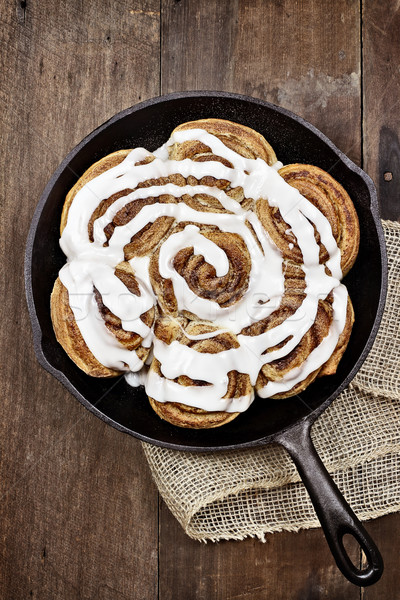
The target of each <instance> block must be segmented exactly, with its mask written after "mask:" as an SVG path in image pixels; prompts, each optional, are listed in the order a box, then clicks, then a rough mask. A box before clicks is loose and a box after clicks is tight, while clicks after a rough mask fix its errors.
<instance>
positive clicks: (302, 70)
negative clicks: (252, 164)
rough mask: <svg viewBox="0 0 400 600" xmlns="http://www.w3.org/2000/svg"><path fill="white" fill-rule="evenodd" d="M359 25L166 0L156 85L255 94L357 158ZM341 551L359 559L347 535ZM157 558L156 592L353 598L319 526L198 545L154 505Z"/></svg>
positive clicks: (270, 6) (267, 9)
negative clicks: (156, 511)
mask: <svg viewBox="0 0 400 600" xmlns="http://www.w3.org/2000/svg"><path fill="white" fill-rule="evenodd" d="M359 24H360V13H359V5H358V3H356V2H350V3H349V2H345V1H341V2H337V3H329V4H328V3H319V2H317V1H316V2H309V3H301V5H300V3H297V2H294V3H293V2H289V1H283V2H279V3H277V2H272V1H268V2H264V1H255V2H245V1H243V2H228V1H222V2H221V1H220V2H218V3H214V2H208V1H207V0H202V1H199V0H197V1H196V2H192V1H190V0H189V1H187V2H175V1H173V0H167V1H165V2H163V10H162V35H161V40H162V47H161V82H162V91H163V92H164V93H165V92H169V91H173V90H184V89H222V90H228V91H234V92H237V93H244V94H249V95H252V96H258V97H261V98H263V99H265V100H268V101H272V102H275V103H277V104H280V105H282V106H285V107H286V108H289V109H290V110H293V111H294V112H296V113H298V114H301V115H302V116H304V117H305V118H307V119H309V120H310V121H311V122H313V123H314V124H315V125H317V126H318V127H320V128H321V129H322V130H323V131H324V132H325V133H327V134H328V135H329V136H330V137H331V138H332V139H333V141H334V142H335V143H336V144H337V145H338V146H339V147H340V148H342V149H343V150H344V151H345V152H347V153H348V154H349V155H350V156H351V157H352V158H353V159H355V160H357V161H359V160H360V158H361V144H360V139H361V85H360V29H359ZM199 56H200V57H202V60H199ZM171 65H173V68H172V67H171ZM171 540H175V542H174V543H173V544H171ZM349 553H350V555H351V557H352V559H353V560H354V561H355V563H356V564H359V560H360V556H359V551H358V547H357V545H356V544H355V543H354V541H352V542H351V543H350V545H349ZM159 560H160V566H159V578H160V600H170V599H172V598H174V600H186V599H187V598H199V599H206V598H213V599H214V598H218V599H221V600H227V599H230V598H232V599H235V600H236V599H237V600H238V599H242V598H243V599H244V598H251V599H252V600H258V599H260V600H261V598H274V600H279V599H285V600H286V599H287V598H299V599H301V600H305V599H308V598H320V597H321V598H322V597H326V598H329V597H335V599H339V598H343V599H346V600H351V598H358V597H359V590H358V589H357V588H356V587H355V586H353V585H351V584H350V583H348V582H347V581H346V580H345V579H344V578H343V577H342V575H341V574H340V572H339V571H338V570H337V568H336V566H335V563H334V560H333V558H332V557H331V555H330V553H329V550H328V548H327V545H326V542H325V539H324V537H323V534H322V531H321V530H317V531H307V532H302V533H300V534H296V535H295V534H289V533H283V534H274V535H270V536H267V544H266V545H263V544H261V543H260V542H258V541H256V540H245V541H244V542H240V543H238V542H224V543H220V544H217V545H210V544H208V545H207V546H201V545H199V544H198V542H194V541H192V540H189V539H188V538H187V537H185V536H184V535H183V534H182V532H181V530H180V527H179V525H178V524H177V523H176V522H175V520H174V518H173V517H172V516H171V514H170V513H169V511H168V510H167V509H166V508H165V506H163V505H162V507H161V512H160V558H159ZM178 565H179V568H178ZM244 572H245V576H244V575H243V573H244Z"/></svg>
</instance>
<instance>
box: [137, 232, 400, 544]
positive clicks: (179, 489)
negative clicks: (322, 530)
mask: <svg viewBox="0 0 400 600" xmlns="http://www.w3.org/2000/svg"><path fill="white" fill-rule="evenodd" d="M383 228H384V232H385V238H386V244H387V251H388V261H389V275H388V278H389V289H388V297H387V302H386V308H385V312H384V315H383V319H382V324H381V327H380V330H379V332H378V335H377V337H376V340H375V343H374V346H373V348H372V350H371V352H370V354H369V356H368V358H367V360H366V361H365V363H364V365H363V366H362V368H361V370H360V371H359V373H358V374H357V376H356V377H355V379H354V380H353V382H352V383H351V384H350V386H349V387H348V388H347V389H346V390H344V392H342V394H341V395H340V396H339V397H338V398H337V399H336V400H335V401H334V402H333V403H332V405H331V406H330V407H329V408H328V410H326V411H325V412H324V413H323V414H322V415H321V416H320V418H319V419H318V420H317V421H316V423H315V425H314V426H313V428H312V438H313V442H314V444H315V446H316V449H317V451H318V452H319V454H320V456H321V459H322V460H323V462H324V464H325V466H326V467H327V469H328V471H329V472H330V473H331V474H332V476H333V478H334V480H335V481H336V483H337V485H338V487H339V489H340V490H341V491H342V492H343V494H344V496H345V498H346V500H347V501H348V502H349V504H350V505H351V507H352V508H353V510H354V512H355V513H356V514H357V516H358V517H359V518H360V519H361V520H365V519H371V518H375V517H378V516H381V515H384V514H387V513H391V512H395V511H398V510H400V369H399V364H400V224H399V223H393V222H389V221H384V222H383ZM143 449H144V452H145V455H146V457H147V460H148V463H149V465H150V469H151V472H152V475H153V478H154V480H155V482H156V484H157V486H158V489H159V491H160V493H161V495H162V497H163V499H164V500H165V502H166V504H167V505H168V507H169V508H170V510H171V511H172V513H173V514H174V515H175V517H176V518H177V519H178V521H179V522H180V523H181V525H182V527H183V528H184V530H185V531H186V533H187V534H188V535H189V536H190V537H192V538H195V539H198V540H204V541H206V540H212V541H217V540H220V539H243V538H245V537H247V536H256V537H258V538H260V539H262V540H263V539H264V536H265V534H266V533H272V532H276V531H282V530H287V531H298V530H299V529H302V528H311V527H317V526H318V525H319V521H318V519H317V517H316V515H315V512H314V508H313V506H312V504H311V501H310V499H309V497H308V494H307V492H306V490H305V487H304V485H303V484H302V482H301V481H300V477H299V475H298V473H297V470H296V468H295V466H294V464H293V462H292V461H291V459H290V458H289V456H288V455H287V453H286V452H285V450H284V449H283V448H282V447H280V446H278V445H269V446H265V447H263V448H255V449H250V450H242V451H236V452H223V453H218V454H213V455H211V454H194V453H186V452H177V451H172V450H166V449H163V448H159V447H156V446H151V445H149V444H143Z"/></svg>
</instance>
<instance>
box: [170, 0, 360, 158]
mask: <svg viewBox="0 0 400 600" xmlns="http://www.w3.org/2000/svg"><path fill="white" fill-rule="evenodd" d="M199 57H201V60H199ZM161 89H162V92H163V93H166V92H170V91H177V90H185V89H186V90H187V89H217V90H226V91H231V92H237V93H243V94H249V95H251V96H256V97H259V98H262V99H264V100H267V101H269V102H273V103H276V104H279V105H280V106H283V107H285V108H288V109H289V110H292V111H294V112H296V113H297V114H300V115H301V116H303V117H304V118H305V119H308V120H310V121H311V122H312V123H313V124H314V125H316V126H317V127H319V128H320V129H321V130H322V131H323V132H324V133H325V134H326V135H328V137H330V138H331V139H333V140H334V141H335V143H336V144H337V145H338V146H339V148H340V149H341V150H343V151H344V152H346V153H347V154H348V155H349V156H350V158H352V159H354V160H355V161H357V162H359V161H360V158H361V152H360V139H361V110H360V93H361V68H360V7H359V3H358V2H356V1H354V0H352V1H351V2H349V1H346V0H339V1H338V2H334V3H321V2H319V1H318V0H310V1H308V2H299V1H296V2H292V1H291V0H282V1H280V2H275V1H274V0H267V1H265V0H255V1H251V2H250V1H238V0H236V1H235V2H230V1H227V0H223V1H221V2H207V1H206V0H202V1H193V0H188V1H185V2H176V0H165V1H164V2H163V12H162V51H161Z"/></svg>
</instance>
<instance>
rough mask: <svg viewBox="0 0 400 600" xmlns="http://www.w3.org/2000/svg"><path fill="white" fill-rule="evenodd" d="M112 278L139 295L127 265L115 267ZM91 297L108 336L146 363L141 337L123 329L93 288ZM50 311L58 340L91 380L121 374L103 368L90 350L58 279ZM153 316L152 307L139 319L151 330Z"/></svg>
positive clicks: (66, 293)
mask: <svg viewBox="0 0 400 600" xmlns="http://www.w3.org/2000/svg"><path fill="white" fill-rule="evenodd" d="M115 275H116V276H117V277H118V278H119V279H120V281H122V283H124V285H125V286H126V288H127V289H128V290H129V291H130V292H131V293H133V294H136V295H139V294H140V291H139V287H138V285H137V282H136V279H135V276H134V273H133V271H132V269H131V267H130V265H129V263H120V264H119V265H117V267H116V268H115ZM94 297H95V300H96V302H97V306H98V309H99V313H100V315H101V317H102V319H103V321H104V325H105V327H106V328H107V329H108V331H109V332H110V334H111V335H113V336H114V338H115V339H116V340H117V341H118V343H119V344H121V346H123V347H125V348H126V349H127V350H132V351H135V352H136V354H137V355H138V357H139V358H140V359H141V360H142V361H145V360H146V358H147V356H148V354H149V348H144V347H143V346H142V345H141V344H142V341H143V339H142V338H141V336H140V335H139V334H137V333H135V332H134V331H126V330H125V329H123V327H122V324H121V320H120V319H119V318H118V317H116V316H115V315H114V314H113V313H112V312H111V311H110V310H109V309H108V308H107V307H106V306H105V305H104V304H103V301H102V297H101V295H100V293H99V292H98V290H96V289H94ZM50 311H51V319H52V323H53V329H54V332H55V334H56V338H57V341H58V342H59V343H60V344H61V346H62V347H63V348H64V350H65V352H66V353H67V354H68V356H69V357H70V358H71V360H73V361H74V363H75V364H76V365H77V366H78V367H79V368H80V369H82V370H83V371H84V372H85V373H87V374H88V375H91V376H92V377H115V376H116V375H119V374H120V371H117V370H115V369H109V368H108V367H105V366H104V365H102V364H101V363H100V362H99V361H98V360H97V359H96V358H95V356H94V355H93V353H92V352H91V351H90V350H89V348H88V346H87V345H86V342H85V341H84V339H83V337H82V334H81V332H80V329H79V326H78V324H77V322H76V319H75V316H74V313H73V311H72V309H71V306H70V301H69V294H68V290H67V288H66V287H65V286H64V285H63V284H62V282H61V280H60V278H57V280H56V282H55V284H54V287H53V291H52V293H51V297H50ZM154 317H155V308H151V309H150V310H148V311H147V312H145V313H144V314H143V315H142V316H141V319H142V321H143V322H144V323H145V324H146V325H147V326H148V327H151V326H152V325H153V321H154Z"/></svg>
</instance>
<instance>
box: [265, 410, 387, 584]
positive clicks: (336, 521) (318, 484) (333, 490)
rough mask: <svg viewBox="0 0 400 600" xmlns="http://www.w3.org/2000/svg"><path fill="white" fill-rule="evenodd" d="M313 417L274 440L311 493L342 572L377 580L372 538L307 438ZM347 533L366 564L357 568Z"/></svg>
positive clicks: (356, 579)
mask: <svg viewBox="0 0 400 600" xmlns="http://www.w3.org/2000/svg"><path fill="white" fill-rule="evenodd" d="M312 422H313V419H312V418H309V417H307V418H305V419H303V420H302V421H300V423H298V424H297V425H295V426H294V427H292V428H290V429H287V430H286V431H283V432H281V433H280V434H279V435H278V436H277V437H276V441H277V442H278V443H280V444H281V445H282V446H283V447H284V448H285V449H286V450H287V451H288V452H289V454H290V456H291V458H292V460H293V461H294V463H295V465H296V467H297V469H298V471H299V474H300V476H301V478H302V481H303V483H304V485H305V486H306V489H307V491H308V493H309V495H310V498H311V501H312V503H313V505H314V508H315V512H316V513H317V516H318V519H319V521H320V523H321V526H322V529H323V531H324V533H325V537H326V540H327V542H328V544H329V548H330V550H331V552H332V555H333V557H334V559H335V561H336V564H337V566H338V567H339V569H340V570H341V572H342V573H343V575H344V576H345V577H346V578H347V579H348V580H349V581H350V582H351V583H354V584H355V585H359V586H368V585H372V584H373V583H376V582H377V581H378V580H379V579H380V577H381V576H382V573H383V560H382V557H381V554H380V552H379V550H378V548H377V547H376V545H375V543H374V541H373V540H372V538H371V537H370V536H369V534H368V533H367V531H366V530H365V528H364V526H363V525H362V524H361V523H360V521H359V520H358V518H357V517H356V515H355V514H354V512H353V511H352V509H351V508H350V506H349V505H348V504H347V502H346V500H345V499H344V497H343V496H342V494H341V493H340V491H339V489H338V488H337V486H336V484H335V483H334V481H333V479H332V478H331V476H330V475H329V473H328V471H327V470H326V468H325V466H324V465H323V463H322V461H321V459H320V458H319V456H318V454H317V452H316V450H315V448H314V445H313V443H312V441H311V437H310V429H311V425H312ZM346 534H348V535H351V536H352V537H354V538H355V540H356V541H357V543H358V544H359V545H360V547H361V548H362V550H363V551H364V553H365V555H366V560H367V566H366V567H365V568H364V569H359V568H358V567H356V566H355V565H354V564H353V562H352V560H351V559H350V557H349V555H348V553H347V551H346V549H345V547H344V543H343V537H344V536H345V535H346Z"/></svg>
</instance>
